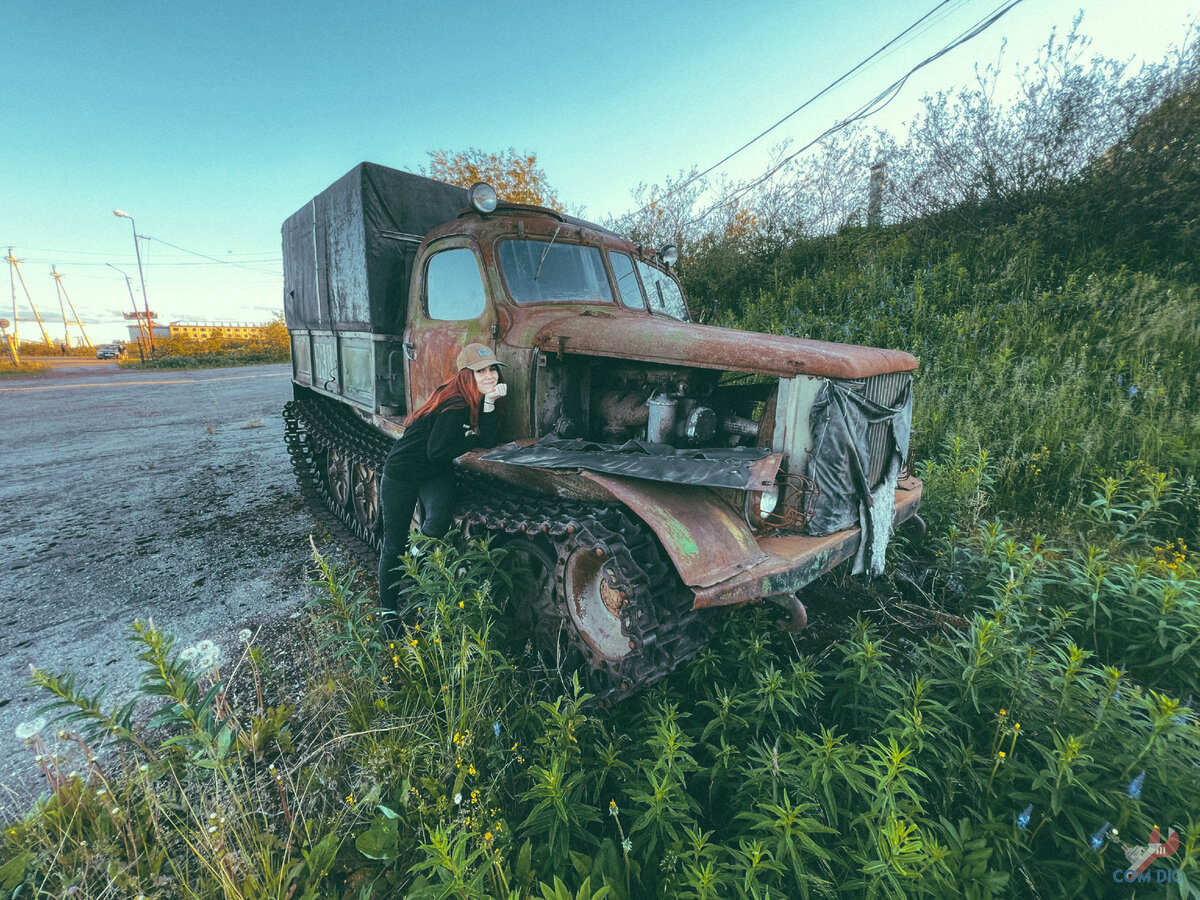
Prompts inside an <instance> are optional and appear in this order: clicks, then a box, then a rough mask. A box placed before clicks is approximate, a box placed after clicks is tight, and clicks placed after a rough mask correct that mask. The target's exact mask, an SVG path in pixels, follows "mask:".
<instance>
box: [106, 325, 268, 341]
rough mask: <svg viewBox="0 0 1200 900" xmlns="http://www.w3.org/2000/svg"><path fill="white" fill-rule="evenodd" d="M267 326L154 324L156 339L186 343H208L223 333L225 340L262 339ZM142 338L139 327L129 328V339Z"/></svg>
mask: <svg viewBox="0 0 1200 900" xmlns="http://www.w3.org/2000/svg"><path fill="white" fill-rule="evenodd" d="M266 327H267V326H266V325H265V324H255V323H252V322H172V323H171V324H170V325H160V324H158V323H157V322H155V323H154V338H155V340H158V339H159V338H180V339H181V340H185V341H206V340H208V339H209V338H210V337H212V335H213V332H216V331H219V332H221V336H222V337H225V338H235V339H241V340H246V339H247V338H253V337H260V336H261V335H262V334H263V329H264V328H266ZM139 337H141V332H140V331H139V329H138V326H137V325H130V326H129V339H130V340H131V341H135V342H136V341H137V339H138V338H139Z"/></svg>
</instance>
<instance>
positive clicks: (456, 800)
mask: <svg viewBox="0 0 1200 900" xmlns="http://www.w3.org/2000/svg"><path fill="white" fill-rule="evenodd" d="M461 803H462V794H455V795H454V805H455V806H458V805H460V804H461Z"/></svg>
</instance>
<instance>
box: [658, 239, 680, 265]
mask: <svg viewBox="0 0 1200 900" xmlns="http://www.w3.org/2000/svg"><path fill="white" fill-rule="evenodd" d="M658 258H659V259H661V260H662V261H663V262H665V263H666V264H667V265H668V266H673V265H675V263H677V262H679V248H678V247H676V246H675V245H674V244H664V245H663V246H662V249H661V250H659V251H658Z"/></svg>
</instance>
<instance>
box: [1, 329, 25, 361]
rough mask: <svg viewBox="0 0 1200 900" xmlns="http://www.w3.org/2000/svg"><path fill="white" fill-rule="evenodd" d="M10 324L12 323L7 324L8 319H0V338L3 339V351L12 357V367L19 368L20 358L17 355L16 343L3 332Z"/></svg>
mask: <svg viewBox="0 0 1200 900" xmlns="http://www.w3.org/2000/svg"><path fill="white" fill-rule="evenodd" d="M11 324H12V323H11V322H9V321H8V319H0V337H2V338H4V349H5V350H7V351H8V355H9V356H10V357H12V361H13V365H14V366H19V365H20V364H21V357H20V356H18V355H17V342H16V340H15V339H14V338H13V337H12V336H11V335H9V333H8V332H7V331H6V330H5V329H6V328H8V326H9V325H11Z"/></svg>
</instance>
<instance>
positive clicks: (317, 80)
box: [0, 0, 1196, 343]
mask: <svg viewBox="0 0 1200 900" xmlns="http://www.w3.org/2000/svg"><path fill="white" fill-rule="evenodd" d="M1003 5H1004V4H1003V3H1002V2H1001V0H947V2H944V3H940V5H939V0H900V2H897V0H838V2H826V0H793V2H756V0H742V2H739V3H728V2H712V0H689V2H674V0H669V2H660V3H646V2H644V0H643V2H626V0H610V2H606V3H594V2H589V3H575V2H559V3H534V2H512V0H510V2H490V3H485V2H467V0H442V2H438V3H416V2H410V0H390V2H360V3H349V4H346V5H345V6H344V7H343V8H338V9H336V11H334V7H332V6H331V5H330V4H327V3H316V2H311V0H288V2H250V3H245V2H241V3H229V2H193V3H162V2H157V3H149V2H139V0H127V2H122V3H119V4H115V3H85V2H84V0H4V2H2V3H0V11H3V14H4V15H3V22H4V27H3V29H2V30H0V85H3V88H4V93H3V102H2V103H0V251H3V252H4V253H5V254H7V250H8V248H10V247H11V248H12V249H13V251H14V255H15V257H16V258H17V259H20V260H23V262H22V263H20V264H19V271H20V274H21V275H22V276H23V278H24V281H25V286H26V288H27V289H28V292H29V294H30V296H31V297H32V300H33V303H34V304H35V305H36V307H37V309H38V311H39V312H40V313H41V314H42V317H43V319H45V320H46V323H47V329H48V330H49V332H50V334H51V337H52V338H53V339H54V340H56V341H57V340H60V339H61V335H62V334H63V332H64V326H63V320H62V315H61V313H60V311H59V295H58V293H57V291H56V288H55V282H54V280H53V278H52V277H51V266H55V267H56V269H57V272H58V273H59V274H60V275H61V276H62V278H61V280H60V282H59V284H61V285H62V287H63V288H64V290H65V292H66V297H67V298H68V299H69V300H70V301H71V304H72V305H73V306H74V308H75V310H76V312H77V313H78V315H79V317H80V318H81V319H82V321H83V323H84V327H85V328H86V329H87V333H88V336H89V337H90V338H91V339H92V341H93V343H101V342H105V341H112V340H116V339H122V338H126V337H127V336H128V335H127V330H126V323H125V322H124V321H123V320H122V319H121V314H122V313H123V312H127V311H131V310H132V307H131V303H136V304H137V306H138V308H139V309H140V308H142V306H143V304H144V302H145V301H144V298H143V293H142V288H141V284H140V278H139V273H138V264H137V259H136V257H135V252H134V233H135V229H136V233H137V234H139V235H142V236H143V237H144V238H148V239H143V240H141V241H140V242H139V246H140V248H141V251H142V263H143V271H144V275H145V298H146V299H148V301H149V306H150V309H151V310H152V311H153V312H155V313H156V314H157V316H158V319H159V321H161V322H169V321H199V320H207V321H246V322H263V321H266V320H268V319H270V318H271V316H272V315H274V314H275V313H277V312H281V311H282V308H283V300H282V293H283V278H282V274H281V259H280V225H281V224H282V222H283V220H284V219H285V218H286V217H287V216H289V215H290V214H291V213H293V212H295V211H296V210H297V209H299V208H300V207H301V206H303V205H304V204H305V203H306V202H307V201H308V200H309V199H310V198H311V197H312V196H313V195H315V194H316V193H318V192H319V191H321V190H322V189H324V188H325V187H326V186H328V185H329V184H331V183H332V182H333V181H335V180H336V179H337V178H338V177H340V176H341V175H343V174H344V173H346V172H347V171H349V170H350V169H351V168H353V167H354V166H355V165H356V164H357V163H359V162H361V161H363V160H369V161H371V162H376V163H380V164H383V165H387V166H391V167H393V168H398V169H404V170H407V171H418V170H419V168H420V167H421V166H427V165H428V163H429V156H428V153H429V152H430V151H432V150H439V149H441V150H449V151H458V150H464V149H467V148H470V147H477V148H480V149H483V150H485V151H503V150H505V149H507V148H509V147H512V148H515V149H516V150H518V151H519V152H522V153H536V154H537V159H538V163H539V165H540V166H541V168H542V169H543V171H544V172H545V174H546V177H547V180H548V181H549V183H550V184H551V185H552V186H553V187H554V188H555V190H556V191H557V192H558V195H559V199H560V200H561V201H562V202H563V203H564V204H565V205H566V206H567V207H568V208H569V209H571V210H572V211H582V212H583V214H584V215H585V217H587V218H591V219H593V220H598V219H600V218H602V217H603V216H604V215H606V214H620V213H623V212H626V211H628V210H629V209H631V208H632V207H633V205H634V204H633V201H632V198H631V190H632V189H633V188H634V187H635V186H636V185H637V184H639V183H640V182H645V183H647V184H654V183H662V182H663V181H665V180H666V179H667V178H669V177H674V176H677V175H678V174H679V173H680V172H683V171H687V170H689V169H691V168H692V167H693V166H698V167H700V168H701V169H703V168H707V167H708V166H709V165H711V164H713V163H715V162H717V161H718V160H720V159H721V158H722V157H724V156H725V155H727V154H728V153H730V152H732V151H733V150H735V149H737V148H738V147H740V146H741V145H742V144H744V143H745V142H746V141H748V140H750V139H751V138H752V137H754V136H755V135H757V134H759V133H760V132H761V131H763V130H764V129H765V128H767V127H768V126H770V125H771V124H773V123H774V122H776V121H777V120H778V119H780V118H782V117H783V116H785V115H786V114H787V113H789V112H791V111H792V110H793V109H795V108H796V107H798V106H800V105H801V104H802V103H803V102H804V101H806V100H808V99H809V98H810V97H811V96H812V95H814V94H816V93H817V92H818V91H820V90H821V89H822V88H824V87H825V86H826V85H827V84H829V83H830V82H832V81H833V80H834V79H836V78H837V77H838V76H840V75H841V74H843V73H844V72H846V71H847V70H849V69H851V68H852V67H853V66H854V65H855V64H857V63H858V62H859V61H860V60H862V59H863V58H865V57H867V56H868V55H870V54H871V53H872V52H873V51H875V50H876V49H877V48H879V47H880V46H882V45H883V44H885V43H887V42H888V41H889V40H890V39H891V38H892V37H894V36H895V35H897V34H899V33H900V32H901V31H903V30H904V29H905V28H907V27H908V26H909V25H911V24H912V23H913V22H914V21H916V20H917V19H919V18H920V17H921V16H923V15H924V14H926V13H928V12H930V11H931V10H933V9H934V8H935V7H936V8H937V12H936V13H935V14H934V15H932V16H930V18H929V19H928V20H927V21H926V23H925V25H924V26H922V28H920V29H917V30H916V31H914V32H913V34H912V35H910V37H909V39H908V40H907V41H906V42H904V43H903V44H902V45H901V46H899V47H897V48H895V49H893V50H892V51H890V52H889V53H887V54H886V55H884V56H882V57H881V58H880V59H878V60H876V61H875V62H874V63H873V64H872V65H870V66H869V67H866V68H864V69H863V70H861V71H860V72H859V73H857V74H856V76H855V77H854V78H852V79H850V80H849V81H847V82H846V83H844V84H842V85H841V86H839V87H838V88H837V89H836V90H834V91H832V92H831V93H830V94H828V95H826V96H825V97H824V98H822V100H820V101H819V102H817V103H814V104H813V105H812V106H810V107H808V108H807V109H805V110H804V112H803V113H801V114H799V115H797V116H795V117H793V118H791V119H789V120H788V122H787V123H786V124H785V125H783V126H781V127H780V128H779V129H777V130H776V131H774V132H772V133H771V134H770V135H769V136H768V137H767V138H764V139H763V140H761V141H759V142H758V143H757V144H755V145H754V146H753V147H751V148H750V149H749V150H747V151H745V152H743V153H741V154H739V155H738V156H737V157H735V158H734V159H733V160H732V161H731V162H729V163H728V164H726V165H725V166H724V167H723V168H722V169H721V170H719V172H718V173H716V174H722V173H724V174H727V175H729V176H730V177H733V178H749V177H752V176H756V175H759V174H761V173H762V172H763V171H764V169H765V166H766V162H767V158H768V154H769V152H770V150H771V148H772V147H774V146H776V145H777V144H779V143H780V142H781V141H783V140H785V139H791V140H792V141H793V142H795V143H796V144H797V145H799V144H803V143H806V142H807V141H808V140H811V139H812V138H813V137H815V136H816V135H817V134H819V133H821V132H822V131H823V130H824V129H825V128H827V127H828V126H829V125H831V124H833V123H834V122H837V121H839V120H840V119H842V118H843V117H845V116H846V115H848V114H849V113H850V112H852V111H853V110H855V109H857V108H858V107H859V106H860V105H862V104H863V103H864V102H865V101H866V100H868V99H870V98H871V97H873V96H874V95H875V94H877V93H878V92H879V91H880V90H882V89H883V88H884V87H886V86H887V85H889V84H890V83H891V82H893V81H894V80H896V79H897V78H898V77H900V76H901V75H902V74H904V72H906V71H907V70H908V69H910V68H911V67H912V66H913V65H915V64H916V63H917V62H919V61H920V60H922V59H924V58H925V57H927V56H929V55H930V54H931V53H933V52H935V51H937V50H939V49H941V48H942V47H943V46H944V45H945V44H946V43H947V42H949V41H950V40H951V39H952V38H954V37H956V36H958V35H959V34H961V33H962V32H963V31H965V30H966V29H967V28H969V27H970V26H971V25H973V24H975V23H976V22H978V21H980V20H982V19H984V18H985V17H987V16H988V14H989V13H991V12H992V11H994V10H996V9H997V8H998V7H1000V6H1003ZM1193 9H1194V4H1193V3H1192V2H1181V0H1149V2H1144V3H1140V4H1130V3H1129V2H1128V0H1083V2H1080V0H1073V2H1071V0H1024V2H1022V3H1020V5H1018V6H1016V7H1015V8H1014V9H1013V10H1012V11H1010V12H1008V13H1007V14H1006V15H1005V16H1004V17H1003V18H1002V19H1001V20H1000V21H999V22H997V23H996V24H995V25H993V26H992V27H991V28H990V29H989V30H988V31H987V32H986V33H984V34H983V35H981V36H979V37H977V38H975V39H973V40H972V41H970V42H969V43H967V44H965V45H963V46H961V47H959V48H957V49H955V50H953V51H951V52H950V53H949V54H947V55H946V56H944V57H942V58H941V59H939V60H938V61H936V62H935V63H933V64H931V65H930V66H928V67H926V68H925V69H923V70H922V71H921V72H920V73H918V74H917V75H916V76H914V77H913V78H912V79H911V80H910V81H909V83H908V84H907V85H906V87H905V88H904V91H903V93H902V94H901V95H900V96H899V97H898V98H897V99H896V100H895V101H894V102H893V103H892V104H891V105H890V106H889V107H888V108H887V109H886V110H885V111H884V112H883V113H882V114H880V115H879V116H877V117H876V118H875V119H872V120H871V123H872V124H877V125H879V126H881V127H885V128H889V129H891V130H893V131H894V132H897V133H899V132H900V131H901V130H902V125H903V122H904V121H906V120H907V119H909V118H911V117H912V115H913V114H914V113H915V111H916V110H917V109H918V105H919V102H920V99H921V98H922V96H924V95H926V94H930V93H933V92H936V91H939V90H953V89H955V88H957V87H959V86H963V85H967V84H969V83H971V82H972V81H973V79H974V73H975V67H976V66H986V65H987V64H989V63H993V62H995V61H996V60H997V59H998V58H999V57H1000V55H1001V47H1003V48H1004V49H1003V58H1004V60H1005V65H1006V68H1007V70H1008V71H1015V70H1016V69H1017V68H1018V67H1019V66H1020V65H1022V64H1028V63H1032V62H1033V61H1034V60H1035V58H1036V55H1037V51H1038V49H1039V48H1040V47H1041V46H1043V45H1044V44H1045V42H1046V40H1047V38H1048V37H1049V36H1050V34H1051V32H1052V30H1053V29H1058V31H1059V33H1060V34H1062V33H1065V32H1066V31H1068V30H1069V29H1070V27H1071V23H1072V20H1073V19H1074V18H1075V17H1076V16H1077V15H1078V14H1080V12H1081V11H1082V15H1083V20H1082V25H1081V30H1082V31H1083V32H1084V33H1085V34H1087V35H1088V36H1089V37H1091V38H1092V41H1093V50H1094V51H1095V52H1096V53H1098V54H1103V55H1106V56H1109V57H1113V58H1116V59H1119V60H1131V61H1133V62H1134V63H1135V64H1137V63H1138V62H1140V61H1145V62H1155V61H1158V60H1159V59H1161V58H1162V56H1163V55H1164V53H1165V52H1167V50H1168V49H1169V48H1170V47H1172V46H1178V45H1179V44H1181V43H1182V42H1183V41H1184V40H1185V39H1186V37H1187V34H1188V28H1189V26H1190V24H1191V23H1193V22H1195V21H1196V15H1195V13H1194V11H1193ZM865 178H866V174H865V173H864V180H865ZM114 209H121V210H124V211H126V212H128V213H129V214H130V215H131V216H133V217H134V218H133V220H132V221H133V224H131V220H130V219H124V218H117V217H115V216H114V215H113V210H114ZM5 267H6V268H8V270H9V271H8V272H5V271H4V270H3V269H0V278H2V281H0V285H2V287H0V291H2V293H0V316H3V317H5V318H9V319H11V318H13V313H12V308H13V304H12V294H13V285H14V283H13V282H12V279H11V275H12V271H13V267H12V266H11V265H8V264H5ZM126 275H127V276H129V279H130V281H129V283H128V285H127V282H126V278H125V276H126ZM4 276H9V277H4ZM131 291H132V295H133V296H132V300H131V296H130V292H131ZM15 292H16V296H17V302H18V310H17V316H18V318H20V319H21V320H22V321H20V322H18V325H19V327H20V334H21V337H22V339H23V340H38V339H40V338H39V337H38V335H39V332H38V329H37V326H36V323H34V322H31V321H30V322H26V321H23V320H24V319H25V318H27V317H31V316H32V312H31V311H30V309H29V306H28V303H27V302H26V297H25V288H23V287H22V285H21V283H20V282H19V281H17V282H15ZM69 331H70V333H71V335H72V340H73V341H76V342H77V341H78V335H79V329H78V328H76V327H74V326H72V327H70V329H69Z"/></svg>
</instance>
